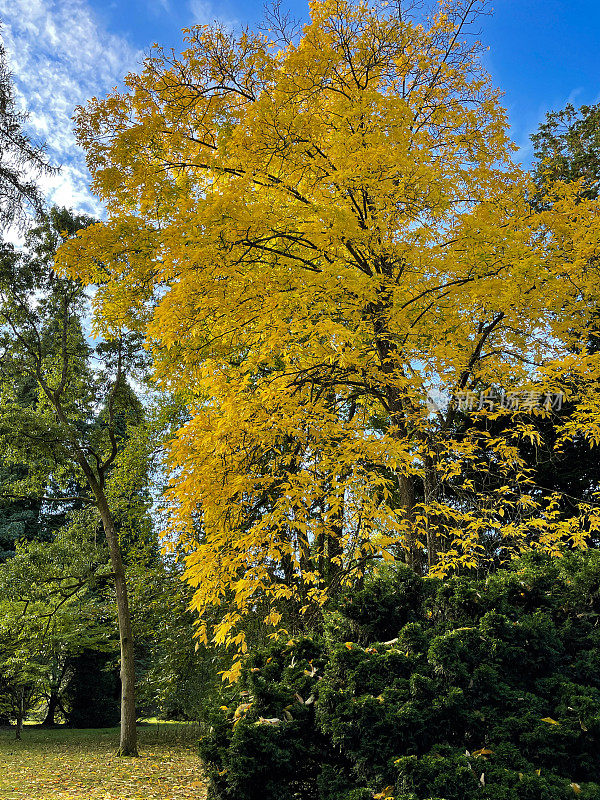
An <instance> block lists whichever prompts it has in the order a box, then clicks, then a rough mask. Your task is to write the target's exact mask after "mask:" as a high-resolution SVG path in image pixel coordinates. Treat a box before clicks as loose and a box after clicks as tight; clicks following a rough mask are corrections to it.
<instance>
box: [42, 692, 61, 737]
mask: <svg viewBox="0 0 600 800" xmlns="http://www.w3.org/2000/svg"><path fill="white" fill-rule="evenodd" d="M57 709H58V690H57V689H55V688H51V689H50V698H49V699H48V710H47V711H46V718H45V719H44V721H43V722H42V728H54V727H55V726H56V720H55V716H56V710H57Z"/></svg>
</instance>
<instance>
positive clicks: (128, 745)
mask: <svg viewBox="0 0 600 800" xmlns="http://www.w3.org/2000/svg"><path fill="white" fill-rule="evenodd" d="M98 489H99V494H98V495H96V500H97V503H98V510H99V512H100V516H101V518H102V524H103V526H104V533H105V535H106V541H107V543H108V550H109V552H110V561H111V566H112V570H113V573H114V577H115V591H116V595H117V614H118V617H119V639H120V644H121V739H120V742H119V752H118V754H119V755H120V756H137V755H138V749H137V728H136V724H135V720H136V716H137V714H136V710H135V655H134V650H133V632H132V629H131V614H130V612H129V601H128V598H127V584H126V582H125V569H124V567H123V559H122V558H121V549H120V547H119V536H118V534H117V531H116V529H115V524H114V521H113V518H112V514H111V512H110V509H109V507H108V503H107V501H106V498H105V496H104V492H102V490H101V489H100V487H98Z"/></svg>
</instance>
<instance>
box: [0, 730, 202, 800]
mask: <svg viewBox="0 0 600 800" xmlns="http://www.w3.org/2000/svg"><path fill="white" fill-rule="evenodd" d="M140 740H141V756H140V758H137V759H136V758H119V757H117V756H116V755H115V749H116V744H117V742H118V732H116V730H115V729H109V730H100V731H77V730H68V731H67V730H60V729H59V730H56V731H42V730H40V729H38V728H31V727H26V728H25V730H24V732H23V740H22V741H20V742H17V741H15V740H14V731H12V730H11V731H7V730H2V731H0V797H1V798H2V800H202V798H204V797H205V793H206V790H205V783H204V780H203V775H202V765H201V763H200V761H199V759H198V756H197V755H196V753H195V745H194V740H193V739H190V740H189V741H188V742H187V743H186V744H179V745H178V744H176V743H175V742H172V743H171V744H169V743H168V742H167V741H165V740H164V739H161V736H160V734H159V735H158V736H156V735H155V734H154V729H153V728H152V729H145V728H142V729H141V731H140Z"/></svg>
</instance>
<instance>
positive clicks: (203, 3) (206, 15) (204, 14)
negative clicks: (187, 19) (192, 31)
mask: <svg viewBox="0 0 600 800" xmlns="http://www.w3.org/2000/svg"><path fill="white" fill-rule="evenodd" d="M190 11H191V12H192V17H193V20H194V22H193V24H194V25H208V24H209V23H211V22H213V21H214V19H215V17H216V16H217V15H216V14H215V13H214V11H213V9H212V6H211V4H210V3H209V2H208V1H207V0H190Z"/></svg>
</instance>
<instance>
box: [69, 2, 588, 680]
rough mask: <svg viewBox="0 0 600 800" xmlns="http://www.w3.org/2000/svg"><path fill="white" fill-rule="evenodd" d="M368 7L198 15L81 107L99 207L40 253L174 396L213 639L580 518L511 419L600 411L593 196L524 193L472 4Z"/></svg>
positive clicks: (177, 457) (502, 552) (559, 530)
mask: <svg viewBox="0 0 600 800" xmlns="http://www.w3.org/2000/svg"><path fill="white" fill-rule="evenodd" d="M385 6H386V4H382V5H381V6H379V7H377V6H375V5H373V4H372V3H369V2H361V0H313V2H311V4H310V21H309V22H308V23H307V24H306V25H305V26H304V28H303V30H302V31H301V33H300V34H299V35H298V36H297V37H295V38H294V37H293V36H286V35H285V33H286V32H285V31H279V32H277V33H275V31H271V32H267V33H264V34H263V33H253V32H250V31H246V32H244V33H242V34H240V35H235V34H232V33H231V32H229V31H227V30H224V29H220V28H218V27H206V26H200V27H195V28H192V29H190V30H189V31H187V35H186V42H187V48H186V49H185V50H184V52H183V53H182V55H181V56H179V57H176V56H174V55H173V54H169V53H168V52H163V51H162V50H160V49H157V50H155V51H154V52H153V53H152V55H151V56H150V57H149V58H147V60H146V61H145V63H144V67H143V70H142V71H141V72H140V74H139V75H129V76H128V77H127V79H126V88H125V90H124V91H122V92H116V91H115V92H114V93H113V94H112V95H110V96H109V97H107V98H105V99H101V100H97V99H93V100H92V101H90V102H89V104H88V105H87V107H86V108H83V109H79V111H78V114H77V131H78V136H79V141H80V143H81V144H82V145H83V147H84V148H85V150H86V152H87V158H88V164H89V167H90V170H91V172H92V175H93V180H94V188H95V191H96V192H97V194H98V195H99V196H100V197H101V198H102V199H103V200H104V202H105V203H106V206H107V209H108V218H107V221H106V222H105V223H102V224H99V225H96V226H94V227H92V228H88V229H86V230H85V231H83V232H82V233H81V234H80V236H79V237H78V239H77V241H76V242H68V243H67V244H66V246H65V247H64V249H63V250H62V252H61V254H60V260H61V263H62V264H63V266H64V267H65V268H66V269H67V270H69V271H70V272H71V273H72V274H76V275H78V276H79V277H80V278H82V279H83V280H86V281H88V282H91V283H95V284H97V285H98V291H97V294H96V296H95V303H96V315H97V316H96V326H97V328H98V329H99V330H103V331H104V332H107V331H108V332H110V330H111V329H112V328H113V327H116V326H122V325H130V326H134V327H138V328H140V329H142V330H143V331H144V332H145V334H146V337H147V341H148V345H149V347H151V348H152V351H153V353H154V358H155V377H156V380H157V381H158V382H159V383H160V384H161V385H162V386H163V387H164V388H166V389H168V390H169V391H172V392H175V393H176V394H178V395H179V397H180V398H182V399H183V401H184V402H185V404H186V406H187V409H188V412H189V421H188V422H187V423H186V424H185V425H183V427H182V428H181V429H180V430H179V432H178V434H177V436H176V437H175V438H174V440H173V441H172V442H171V445H170V452H169V459H170V465H171V468H172V482H171V487H170V494H169V499H170V502H171V507H172V530H173V531H174V532H176V534H177V535H178V536H179V537H180V539H181V540H182V541H183V542H184V543H185V546H186V548H187V552H188V556H187V578H188V580H189V581H190V582H191V583H192V584H193V585H194V586H195V587H196V594H195V600H194V604H195V606H196V608H197V609H198V610H199V612H200V614H202V613H203V612H204V611H205V610H206V609H208V608H210V607H214V606H219V605H221V606H222V608H223V614H222V617H221V621H220V623H219V624H218V625H217V626H216V628H215V630H213V631H212V634H209V632H208V631H204V632H203V633H204V635H212V636H213V637H214V639H215V641H217V642H222V643H225V644H233V645H236V646H237V647H238V648H239V650H241V651H242V652H243V650H244V648H245V642H244V633H243V630H241V627H240V625H241V623H242V622H243V619H244V616H245V615H246V614H247V613H248V612H249V611H250V610H256V609H257V608H262V607H265V609H266V611H265V613H266V614H267V621H268V622H269V623H271V624H272V625H274V626H275V628H276V629H277V628H278V627H280V626H282V625H283V624H284V622H285V621H286V619H287V618H286V616H285V615H286V609H287V610H289V609H290V608H294V609H296V610H300V611H304V612H307V613H314V612H316V611H318V609H319V608H320V607H321V606H323V605H324V603H325V602H326V601H327V599H328V597H330V596H331V594H332V593H334V592H335V591H336V590H337V589H338V588H339V587H340V586H341V585H343V584H344V583H345V582H348V581H351V580H354V579H356V577H357V576H360V575H361V574H362V572H363V571H364V570H365V568H366V566H367V565H368V564H369V563H370V562H372V561H373V560H374V559H382V558H383V559H399V558H402V559H404V560H406V561H407V562H408V563H409V564H410V565H411V566H412V567H413V568H414V569H417V570H424V569H429V570H430V571H437V572H438V573H439V574H447V573H448V572H449V571H451V570H453V569H457V568H459V569H460V568H469V567H472V566H474V565H476V564H477V563H479V561H480V560H481V559H483V558H485V557H486V556H489V555H490V553H492V554H493V556H494V557H498V556H502V557H509V556H510V554H511V553H513V552H517V551H520V550H521V549H523V548H525V547H531V546H536V547H543V548H546V549H550V550H552V551H553V552H554V551H558V550H559V549H560V547H561V546H563V545H564V544H565V543H566V544H568V545H570V546H582V545H583V544H584V542H585V537H586V535H587V533H588V532H589V530H590V528H593V527H594V526H595V525H597V521H596V518H595V516H594V514H593V513H592V509H590V508H587V509H585V508H582V510H581V516H580V517H579V518H576V519H569V520H565V519H563V518H562V516H561V514H560V512H559V510H558V509H559V505H558V504H557V502H556V500H555V499H554V498H550V500H548V498H547V497H546V498H545V499H544V500H543V501H542V500H541V499H540V496H539V493H538V492H536V487H535V485H533V484H532V483H531V477H530V475H529V473H528V471H527V469H526V467H525V463H524V461H523V458H522V455H521V450H520V445H521V443H522V441H523V439H529V440H530V441H531V442H532V443H533V444H534V445H535V442H536V438H537V437H538V436H539V433H538V430H537V427H536V421H537V420H539V419H542V418H543V419H551V418H553V415H554V413H555V410H556V409H555V405H556V398H557V397H559V396H560V395H561V393H563V392H566V391H568V387H572V386H573V385H575V384H576V385H577V387H578V392H579V396H578V398H573V397H571V401H572V402H575V400H576V401H577V402H576V406H577V408H579V409H580V410H581V415H582V416H581V419H582V420H583V425H582V426H579V427H578V424H577V419H578V417H577V413H575V414H574V415H571V417H570V418H569V425H570V426H571V428H569V429H567V428H565V432H564V436H565V437H567V436H573V435H586V434H587V433H589V434H590V436H592V437H593V436H596V437H597V436H598V433H597V432H598V430H600V427H599V425H600V423H599V420H600V413H599V412H600V409H599V404H598V395H597V394H596V393H595V389H596V388H597V382H598V375H599V373H600V361H599V356H598V354H596V355H591V354H589V353H588V352H587V351H586V350H585V348H584V347H583V346H582V341H583V339H582V337H583V336H584V334H585V330H586V328H587V326H588V325H589V318H590V308H591V305H592V304H595V303H597V301H598V288H597V287H598V277H599V276H598V267H597V264H598V253H599V246H600V241H599V238H600V233H599V232H600V226H599V225H598V211H599V207H598V204H597V202H594V201H589V200H585V199H584V198H582V197H581V196H580V192H579V191H578V187H577V185H575V186H567V185H562V184H561V185H556V186H554V187H552V189H549V192H550V193H551V198H550V199H551V202H548V203H546V204H545V205H544V209H545V210H543V211H538V212H536V211H534V209H533V207H532V205H531V204H530V202H529V201H528V197H529V196H530V188H529V183H528V176H527V175H526V174H525V173H524V172H523V171H522V170H521V169H520V168H519V167H518V166H517V165H516V164H515V163H514V161H513V154H514V151H515V148H514V145H513V144H512V143H511V141H510V139H509V136H508V133H507V121H506V115H505V112H504V110H503V108H502V107H501V105H500V103H499V94H498V92H497V91H496V90H495V89H494V88H493V87H492V86H491V84H490V79H489V77H488V75H487V74H486V73H485V71H484V70H483V68H482V66H481V63H480V60H479V45H478V44H477V43H476V42H474V41H473V39H472V37H470V35H469V33H468V27H467V26H468V23H469V21H470V19H471V18H472V15H473V14H474V13H475V12H476V11H477V9H478V6H479V4H478V3H477V2H475V1H474V0H467V1H466V2H465V1H464V0H450V2H445V3H442V5H440V7H439V9H438V11H437V13H436V14H435V15H434V16H433V17H432V18H431V19H429V20H421V21H420V22H419V21H418V20H417V19H413V18H407V17H406V16H403V15H402V13H399V11H400V9H399V8H398V7H397V6H396V7H394V9H393V10H391V11H388V10H387V9H386V7H385ZM90 264H93V265H95V266H94V267H93V268H91V267H89V265H90ZM82 265H85V266H82ZM433 394H436V397H442V398H445V400H444V401H443V402H442V401H440V402H437V404H433V403H432V402H431V397H432V396H433ZM428 398H429V399H428ZM573 426H574V427H573ZM282 615H283V618H282ZM232 674H233V675H235V670H234V671H233V673H232Z"/></svg>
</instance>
